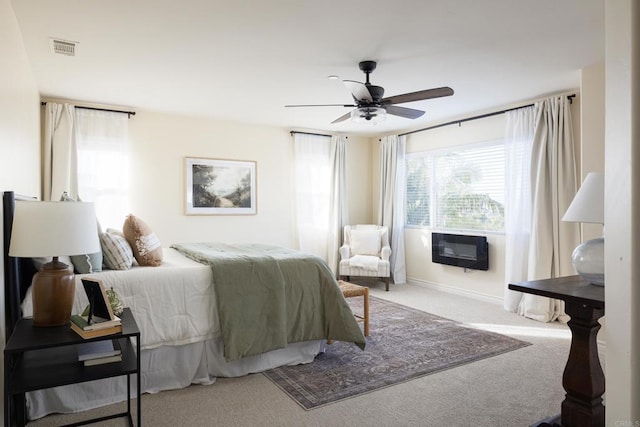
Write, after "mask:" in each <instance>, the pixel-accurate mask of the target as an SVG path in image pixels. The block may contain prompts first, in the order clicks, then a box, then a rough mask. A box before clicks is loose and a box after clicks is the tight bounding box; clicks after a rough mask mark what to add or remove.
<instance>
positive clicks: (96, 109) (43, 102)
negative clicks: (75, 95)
mask: <svg viewBox="0 0 640 427" xmlns="http://www.w3.org/2000/svg"><path fill="white" fill-rule="evenodd" d="M40 105H47V102H46V101H42V102H41V103H40ZM74 107H75V108H82V109H84V110H95V111H107V112H109V113H122V114H126V115H127V118H129V119H130V118H131V116H135V115H136V112H135V111H122V110H110V109H108V108H97V107H83V106H81V105H74Z"/></svg>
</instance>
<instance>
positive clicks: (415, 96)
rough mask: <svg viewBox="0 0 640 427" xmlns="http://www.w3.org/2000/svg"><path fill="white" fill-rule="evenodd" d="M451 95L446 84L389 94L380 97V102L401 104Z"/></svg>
mask: <svg viewBox="0 0 640 427" xmlns="http://www.w3.org/2000/svg"><path fill="white" fill-rule="evenodd" d="M451 95H453V89H451V88H450V87H448V86H444V87H438V88H434V89H426V90H419V91H417V92H411V93H404V94H402V95H395V96H390V97H388V98H384V99H382V100H381V101H380V102H381V103H382V104H383V105H384V104H402V103H403V102H413V101H422V100H424V99H432V98H440V97H443V96H451Z"/></svg>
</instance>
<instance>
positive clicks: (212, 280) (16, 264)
mask: <svg viewBox="0 0 640 427" xmlns="http://www.w3.org/2000/svg"><path fill="white" fill-rule="evenodd" d="M16 199H19V197H18V196H15V195H14V194H13V193H12V192H5V194H4V200H3V206H4V216H3V218H4V224H3V225H4V236H5V246H4V248H5V258H4V259H5V305H6V307H5V308H6V311H5V313H6V334H7V335H6V336H7V337H9V336H10V334H11V332H12V328H13V325H14V324H15V322H16V321H17V320H18V319H19V318H20V317H21V316H29V315H30V314H31V313H32V305H31V298H30V290H29V284H30V281H31V277H32V275H33V274H34V273H35V268H34V267H33V263H32V262H31V260H28V259H17V258H12V257H8V255H7V253H8V242H9V241H10V235H11V234H10V233H11V223H12V220H13V207H14V206H15V200H16ZM35 203H37V202H35ZM173 246H174V247H167V248H163V262H162V265H160V266H158V267H141V266H134V267H132V268H131V269H129V270H105V271H103V272H100V273H93V274H88V275H80V274H78V275H76V282H77V283H76V296H75V301H74V308H73V313H79V312H81V311H82V310H83V308H84V307H85V306H86V305H87V303H88V302H87V297H86V295H85V294H84V290H83V287H82V286H81V285H79V283H80V280H81V279H82V277H86V276H90V277H93V278H98V279H100V280H101V281H102V282H103V283H104V285H105V287H107V288H109V287H113V289H114V290H115V291H116V292H117V293H118V294H119V296H120V298H121V299H122V301H123V302H124V305H125V306H127V307H129V308H130V309H131V311H132V313H133V315H134V317H135V318H136V321H137V323H138V326H139V328H140V331H141V372H142V374H141V391H142V392H143V393H155V392H160V391H163V390H170V389H176V388H183V387H187V386H189V385H190V384H213V383H214V382H215V379H216V378H217V377H234V376H242V375H247V374H250V373H256V372H261V371H264V370H268V369H271V368H275V367H278V366H282V365H287V364H300V363H310V362H312V361H313V360H314V358H315V356H316V355H317V354H318V353H320V352H321V351H322V350H323V348H324V344H325V343H326V340H327V339H336V340H342V341H348V342H353V343H355V344H357V345H359V346H360V347H361V348H363V347H364V343H365V339H364V336H363V335H362V332H361V330H360V328H359V326H358V325H357V323H356V322H355V319H354V318H353V316H352V314H351V311H350V309H349V307H348V305H347V303H346V301H345V300H344V298H343V296H342V293H341V292H340V290H339V287H338V285H337V282H336V280H335V278H334V277H333V275H332V273H331V271H330V269H329V268H328V267H327V266H326V263H324V262H323V261H322V260H320V259H319V258H317V257H313V256H310V255H305V254H302V253H300V252H296V251H291V250H288V249H284V248H277V247H272V246H266V245H243V246H242V247H240V248H236V247H232V246H230V245H223V244H213V243H201V244H179V245H173ZM200 250H202V251H200ZM236 250H239V251H240V255H236V252H235V251H236ZM256 251H257V252H258V253H259V254H260V256H259V258H263V259H265V260H266V261H265V264H264V265H263V266H262V267H259V268H258V271H259V275H260V277H261V281H262V282H263V285H264V286H262V287H266V288H268V289H269V290H270V291H269V292H271V291H272V290H273V288H277V289H278V290H277V293H282V295H283V296H284V302H283V301H280V300H279V302H278V301H276V302H273V303H272V302H271V300H269V301H270V302H269V303H268V304H266V303H265V301H266V299H265V298H266V297H265V296H263V293H261V292H262V291H261V290H260V289H259V288H260V286H257V287H256V286H255V285H251V284H250V283H251V282H250V281H249V280H245V279H246V278H247V274H251V273H247V272H251V271H255V270H256V265H261V264H258V263H257V262H256V257H255V256H253V255H252V254H253V253H254V252H256ZM243 262H244V263H250V265H251V268H246V267H245V268H242V265H243V264H242V263H243ZM232 264H234V265H235V268H234V269H231V267H229V266H230V265H232ZM245 265H249V264H245ZM238 266H240V268H239V269H238V268H237V267H238ZM298 270H300V271H303V272H305V271H306V272H307V273H305V274H306V275H303V276H301V277H302V278H303V279H300V278H298V279H296V274H297V271H298ZM294 273H295V274H294ZM266 278H268V280H267V279H266ZM278 278H281V279H282V280H279V279H278ZM234 279H235V281H236V283H234V284H233V286H229V285H228V284H227V285H225V283H226V281H230V280H234ZM252 286H254V287H252ZM225 289H227V291H225ZM229 290H230V291H229ZM229 293H231V294H234V295H235V296H233V295H232V296H231V297H230V296H229V295H227V294H229ZM230 298H231V299H230ZM233 298H235V300H234V299H233ZM256 304H257V305H256ZM243 305H246V306H250V307H253V309H252V310H250V311H249V312H247V313H244V315H242V316H236V315H235V314H237V313H238V312H239V308H238V306H243ZM261 305H262V306H261ZM264 306H268V307H266V308H265V307H264ZM271 306H275V308H276V310H272V308H273V307H271ZM256 307H259V308H258V309H256ZM265 313H271V314H265ZM282 313H286V314H284V315H283V314H282ZM261 316H263V317H261ZM264 316H266V318H265V317H264ZM283 316H284V317H283ZM306 317H310V318H316V319H317V318H320V319H322V321H321V322H320V323H317V322H316V321H315V320H314V321H313V322H311V321H307V320H306ZM267 319H268V320H267ZM260 325H263V326H264V325H267V326H266V327H262V329H261V328H260ZM238 331H240V333H238ZM252 334H253V335H252ZM264 336H270V338H269V340H268V342H261V338H262V337H264ZM238 337H240V338H238ZM242 337H245V338H242ZM247 337H249V338H247ZM234 340H235V341H234ZM238 341H239V342H238ZM123 400H126V380H125V378H124V377H119V378H110V379H105V380H100V381H93V382H87V383H82V384H75V385H69V386H64V387H55V388H51V389H46V390H39V391H35V392H30V393H27V396H26V401H27V411H28V417H29V419H37V418H40V417H42V416H45V415H47V414H50V413H56V412H59V413H69V412H78V411H82V410H86V409H90V408H94V407H98V406H103V405H107V404H110V403H114V402H118V401H123Z"/></svg>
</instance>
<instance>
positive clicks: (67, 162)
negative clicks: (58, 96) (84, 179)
mask: <svg viewBox="0 0 640 427" xmlns="http://www.w3.org/2000/svg"><path fill="white" fill-rule="evenodd" d="M74 122H75V107H74V106H73V105H69V104H56V103H54V102H47V104H46V106H45V112H44V133H43V138H44V140H43V144H42V162H43V164H42V168H43V170H42V174H43V186H44V188H43V194H42V196H43V200H60V197H61V196H62V193H64V192H65V191H66V192H67V193H68V194H69V196H70V197H72V198H74V199H75V198H77V197H78V170H77V165H78V160H77V148H76V135H75V126H74Z"/></svg>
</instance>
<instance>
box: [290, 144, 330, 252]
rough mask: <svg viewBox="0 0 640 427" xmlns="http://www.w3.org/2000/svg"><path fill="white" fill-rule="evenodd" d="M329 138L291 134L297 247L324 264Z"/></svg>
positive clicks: (327, 219)
mask: <svg viewBox="0 0 640 427" xmlns="http://www.w3.org/2000/svg"><path fill="white" fill-rule="evenodd" d="M330 161H331V138H329V137H326V136H318V135H309V134H303V133H294V163H295V165H294V169H295V172H294V174H295V195H296V225H297V226H296V230H297V233H298V247H299V249H300V250H301V251H303V252H308V253H312V254H314V255H317V256H319V257H321V258H323V259H324V260H327V253H328V252H327V247H328V246H327V245H328V239H327V236H328V233H329V218H330V216H329V212H330V209H329V206H330V203H331V198H330V192H331V165H330Z"/></svg>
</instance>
